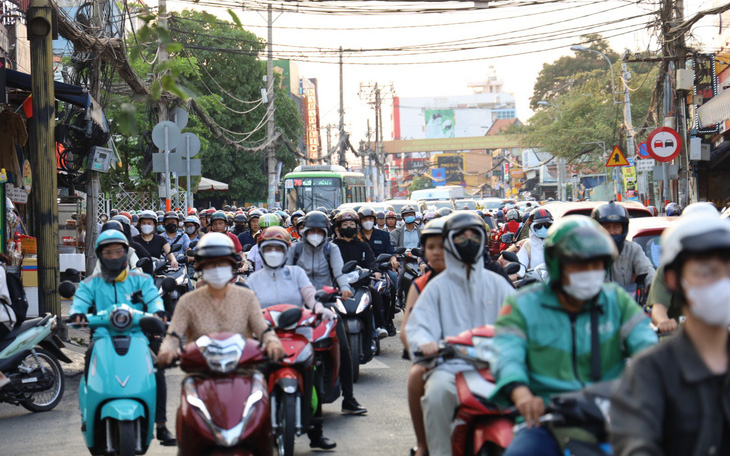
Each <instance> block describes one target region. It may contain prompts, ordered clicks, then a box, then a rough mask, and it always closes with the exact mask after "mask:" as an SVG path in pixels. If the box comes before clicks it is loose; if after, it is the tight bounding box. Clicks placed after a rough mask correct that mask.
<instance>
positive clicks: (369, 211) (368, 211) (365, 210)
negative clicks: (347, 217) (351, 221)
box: [357, 206, 377, 218]
mask: <svg viewBox="0 0 730 456" xmlns="http://www.w3.org/2000/svg"><path fill="white" fill-rule="evenodd" d="M357 215H359V216H360V218H363V217H375V216H376V215H377V214H376V213H375V211H374V210H373V208H372V207H369V206H363V207H361V208H360V210H359V211H357Z"/></svg>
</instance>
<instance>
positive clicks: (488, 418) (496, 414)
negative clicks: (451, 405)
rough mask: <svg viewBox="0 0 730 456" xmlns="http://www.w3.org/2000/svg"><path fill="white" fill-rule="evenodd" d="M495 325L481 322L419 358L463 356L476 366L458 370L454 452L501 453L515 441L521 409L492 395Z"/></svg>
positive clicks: (480, 455)
mask: <svg viewBox="0 0 730 456" xmlns="http://www.w3.org/2000/svg"><path fill="white" fill-rule="evenodd" d="M493 338H494V327H493V326H492V325H485V326H479V327H477V328H474V329H470V330H467V331H463V332H461V333H460V334H458V335H456V336H450V337H447V338H445V339H444V340H443V341H442V342H441V343H440V344H439V351H438V353H437V354H436V355H433V356H429V357H425V358H424V357H423V354H422V353H420V352H419V351H416V352H415V353H414V355H415V356H416V357H419V361H421V362H424V361H430V360H438V359H460V360H463V361H466V362H468V363H470V364H472V365H473V366H474V369H473V370H466V371H462V372H459V373H457V374H456V378H455V381H456V391H457V394H458V396H459V407H458V409H457V411H456V414H455V416H454V423H453V426H452V429H453V430H452V434H451V447H452V448H451V452H452V454H453V455H454V456H467V455H468V456H472V455H475V456H492V455H501V454H502V452H503V451H504V450H505V449H506V448H507V446H509V444H510V443H512V437H513V433H512V427H513V426H514V420H515V418H516V417H517V416H519V412H517V410H516V409H515V408H514V407H501V406H499V405H497V404H495V403H494V402H492V401H491V400H490V399H489V397H490V395H491V394H492V392H493V391H494V388H495V380H494V377H493V375H492V373H491V371H490V367H489V366H490V364H491V363H492V362H494V360H495V358H496V353H495V350H494V348H493V343H494V342H493Z"/></svg>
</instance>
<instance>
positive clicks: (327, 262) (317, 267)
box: [287, 211, 367, 415]
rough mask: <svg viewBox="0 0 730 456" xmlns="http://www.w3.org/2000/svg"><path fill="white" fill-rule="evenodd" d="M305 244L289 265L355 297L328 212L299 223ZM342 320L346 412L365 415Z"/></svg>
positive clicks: (293, 253)
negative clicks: (355, 388)
mask: <svg viewBox="0 0 730 456" xmlns="http://www.w3.org/2000/svg"><path fill="white" fill-rule="evenodd" d="M299 223H301V224H302V228H301V230H300V233H301V236H302V239H303V241H300V242H297V243H296V244H294V247H293V248H291V249H289V251H288V252H287V264H291V265H297V266H299V267H301V268H302V269H304V272H305V273H306V274H307V277H308V278H309V280H310V281H311V282H312V285H314V288H315V289H317V290H321V289H322V287H324V286H330V287H331V286H334V285H335V284H336V285H337V287H338V288H339V289H340V295H341V296H342V299H349V298H351V297H352V289H350V284H349V283H348V282H347V275H346V274H343V273H342V266H343V264H344V263H343V261H342V255H341V254H340V248H339V247H338V246H337V244H335V243H333V242H330V241H329V239H328V237H329V233H330V223H329V218H328V217H327V215H326V214H325V213H324V212H321V211H312V212H309V213H307V214H306V215H305V216H304V217H302V218H301V219H300V220H299ZM342 324H343V323H342V320H338V322H337V334H338V338H339V342H340V381H341V383H342V396H343V400H342V413H345V414H353V415H362V414H365V413H367V409H365V408H364V407H362V406H361V405H360V404H359V403H358V402H357V400H356V399H355V396H354V394H353V387H352V384H353V383H352V363H353V362H358V360H353V359H352V354H351V353H350V347H349V345H348V343H347V337H346V334H345V328H344V326H342Z"/></svg>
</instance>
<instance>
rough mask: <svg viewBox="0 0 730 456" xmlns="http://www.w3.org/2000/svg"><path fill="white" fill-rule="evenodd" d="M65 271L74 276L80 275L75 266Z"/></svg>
mask: <svg viewBox="0 0 730 456" xmlns="http://www.w3.org/2000/svg"><path fill="white" fill-rule="evenodd" d="M65 272H66V274H67V275H70V276H72V277H78V275H79V271H78V270H76V269H74V268H68V269H66V271H65Z"/></svg>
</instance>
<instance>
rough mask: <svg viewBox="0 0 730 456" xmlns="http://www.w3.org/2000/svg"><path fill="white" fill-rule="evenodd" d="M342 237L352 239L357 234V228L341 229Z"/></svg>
mask: <svg viewBox="0 0 730 456" xmlns="http://www.w3.org/2000/svg"><path fill="white" fill-rule="evenodd" d="M340 234H341V235H342V237H346V238H351V237H355V235H356V234H357V228H340Z"/></svg>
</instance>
